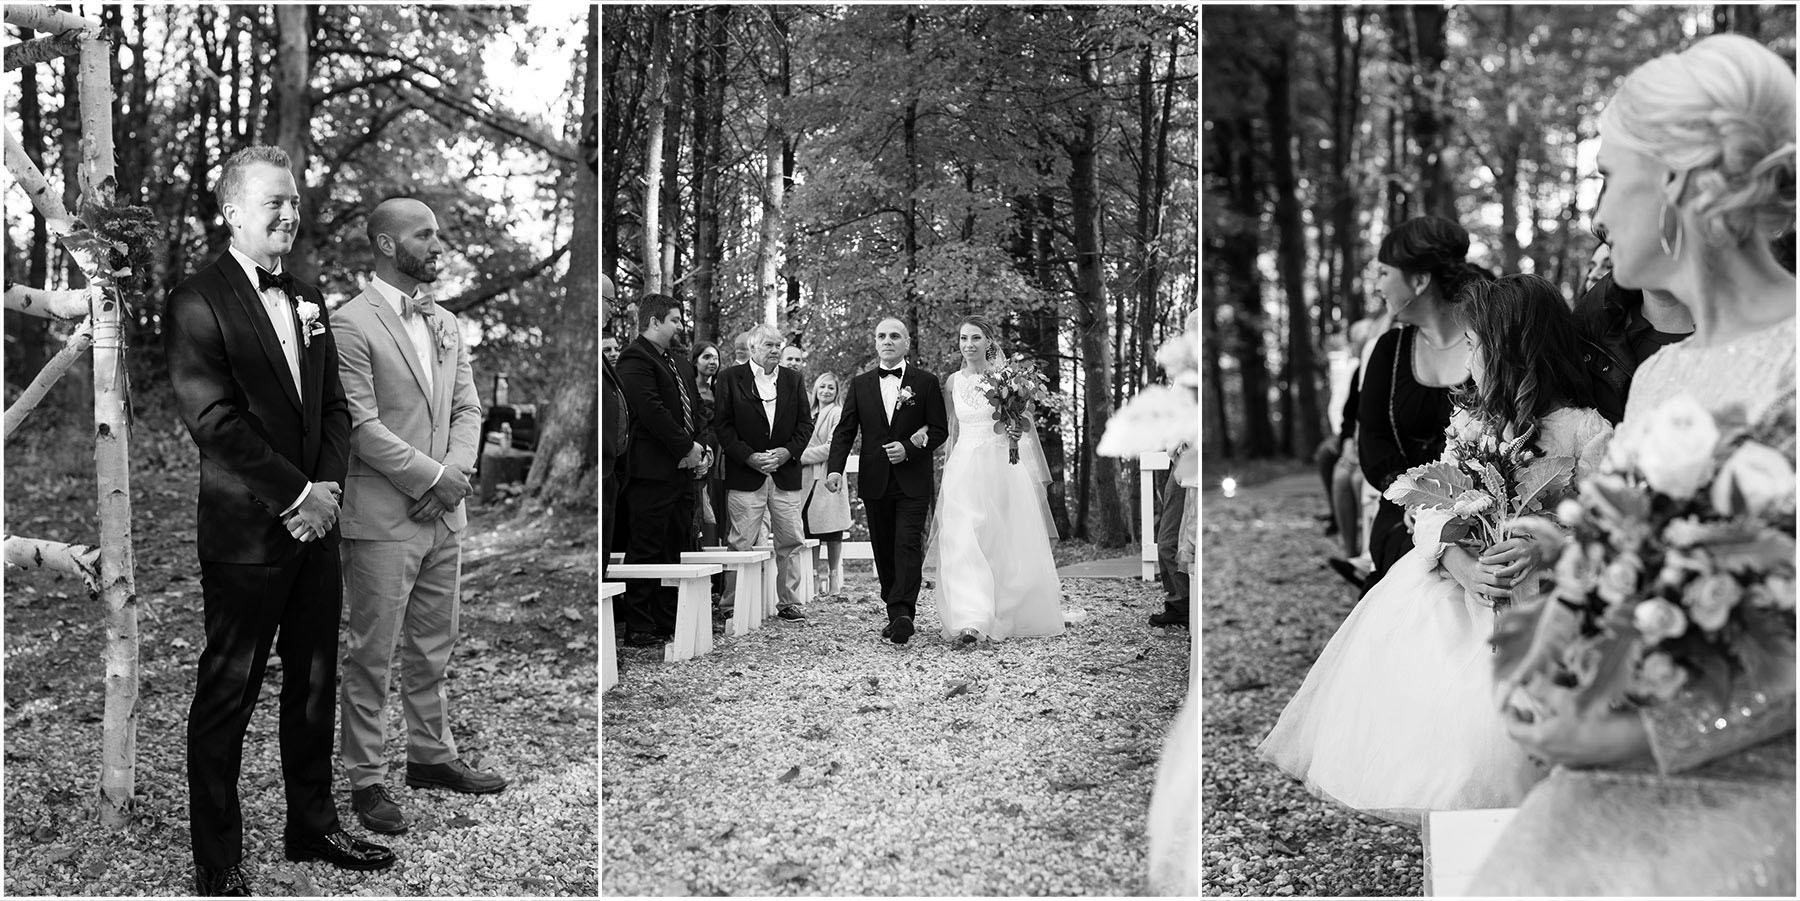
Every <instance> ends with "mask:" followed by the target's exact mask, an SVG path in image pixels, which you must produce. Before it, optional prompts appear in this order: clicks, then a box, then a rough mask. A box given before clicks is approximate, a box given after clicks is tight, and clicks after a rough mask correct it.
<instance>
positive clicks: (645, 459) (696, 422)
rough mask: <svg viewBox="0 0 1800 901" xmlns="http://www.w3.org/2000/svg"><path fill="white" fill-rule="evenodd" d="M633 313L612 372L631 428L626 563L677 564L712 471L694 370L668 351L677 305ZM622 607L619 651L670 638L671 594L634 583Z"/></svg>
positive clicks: (660, 302)
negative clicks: (635, 328)
mask: <svg viewBox="0 0 1800 901" xmlns="http://www.w3.org/2000/svg"><path fill="white" fill-rule="evenodd" d="M637 307H638V325H639V328H640V329H642V333H641V334H640V335H639V336H638V338H637V340H635V341H633V342H631V344H630V345H629V346H627V347H626V348H625V350H624V351H622V352H620V354H619V364H618V365H617V366H616V367H614V369H615V374H616V375H617V377H618V380H619V385H620V387H622V388H624V389H625V400H626V403H627V404H628V405H629V407H630V412H631V422H632V437H631V453H629V454H628V455H626V457H625V459H626V460H627V461H628V464H627V474H626V477H627V479H628V482H627V483H626V486H625V505H626V508H627V515H629V516H630V518H631V524H630V533H629V536H628V537H627V542H628V544H627V546H626V548H625V562H626V563H679V562H681V552H682V551H684V550H691V549H692V547H691V546H692V545H693V541H692V540H691V538H692V536H691V534H690V526H691V525H692V524H693V521H694V474H695V473H696V472H702V473H703V472H705V471H706V470H707V468H708V467H710V466H711V465H712V452H711V451H710V450H708V449H707V447H706V445H704V444H701V443H700V442H699V441H698V440H697V438H696V436H698V435H699V434H700V429H701V427H702V425H703V423H702V422H701V421H700V393H699V392H698V391H697V390H695V388H694V367H693V365H692V364H691V363H689V362H688V360H687V355H686V354H680V353H671V352H670V351H669V345H670V343H671V342H673V341H674V340H675V335H676V333H677V332H679V331H680V330H681V319H682V311H681V301H678V300H676V299H675V298H673V297H669V296H668V295H665V294H646V295H644V296H643V298H642V299H641V300H639V301H638V305H637ZM623 599H624V603H623V604H622V605H621V607H622V608H623V612H624V619H625V644H627V645H629V646H631V647H639V648H641V647H652V646H654V645H657V644H659V643H661V642H664V641H667V640H669V639H670V638H672V637H674V635H675V589H673V588H663V587H660V586H658V585H656V584H655V583H654V582H650V581H647V580H642V579H640V580H637V581H634V582H632V583H631V584H630V587H628V588H626V590H625V594H624V596H623Z"/></svg>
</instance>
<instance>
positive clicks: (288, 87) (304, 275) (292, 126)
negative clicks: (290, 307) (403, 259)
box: [269, 6, 325, 284]
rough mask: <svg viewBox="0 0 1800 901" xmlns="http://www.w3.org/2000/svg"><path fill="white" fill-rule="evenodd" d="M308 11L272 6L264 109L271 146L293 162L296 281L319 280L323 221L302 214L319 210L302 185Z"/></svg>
mask: <svg viewBox="0 0 1800 901" xmlns="http://www.w3.org/2000/svg"><path fill="white" fill-rule="evenodd" d="M311 19H312V7H310V6H277V7H275V35H276V44H277V50H276V53H275V85H274V91H273V92H272V94H273V101H274V102H273V103H272V104H271V105H270V108H269V116H270V120H271V122H272V123H273V126H272V128H271V129H270V130H271V131H272V132H273V140H272V143H274V145H275V146H277V147H280V148H281V149H282V150H285V151H287V155H288V159H289V160H291V161H292V163H293V171H294V181H295V182H296V183H297V184H298V185H299V187H300V197H301V210H302V215H301V216H300V228H299V231H298V232H296V233H295V235H294V249H293V251H292V252H290V253H289V254H288V256H287V259H286V260H285V265H286V266H287V269H288V271H289V272H292V273H293V274H294V275H295V276H296V277H297V278H299V279H300V280H301V281H304V282H308V283H311V284H317V283H318V281H319V254H318V248H319V245H320V243H321V241H322V240H323V239H324V229H325V223H324V221H323V220H321V219H320V218H319V217H318V216H307V215H304V211H305V210H316V209H318V208H319V206H320V204H319V200H320V198H319V197H318V196H317V195H316V194H315V193H314V192H313V191H312V190H311V189H310V188H309V187H308V186H307V180H306V169H307V160H308V158H309V156H310V154H311V152H312V122H313V95H312V90H311V86H310V85H309V84H308V83H307V82H308V77H309V76H310V75H311V73H312V56H311V50H312V48H311V39H312V23H311Z"/></svg>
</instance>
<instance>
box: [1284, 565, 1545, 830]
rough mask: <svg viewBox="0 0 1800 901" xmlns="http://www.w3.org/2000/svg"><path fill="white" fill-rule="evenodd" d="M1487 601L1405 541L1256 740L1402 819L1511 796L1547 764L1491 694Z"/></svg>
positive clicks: (1329, 786) (1290, 765)
mask: <svg viewBox="0 0 1800 901" xmlns="http://www.w3.org/2000/svg"><path fill="white" fill-rule="evenodd" d="M1493 626H1494V612H1493V608H1492V607H1490V606H1488V605H1487V604H1485V603H1483V602H1482V601H1480V600H1477V599H1476V598H1475V597H1474V596H1472V595H1469V594H1467V593H1466V592H1464V591H1463V589H1462V586H1461V585H1459V584H1457V583H1456V581H1455V580H1453V579H1451V578H1450V577H1448V576H1446V575H1444V574H1443V573H1442V572H1441V571H1439V570H1438V569H1437V568H1436V566H1435V562H1434V559H1433V557H1431V556H1430V555H1429V554H1427V553H1425V552H1424V551H1421V550H1413V551H1410V552H1408V553H1407V554H1406V555H1405V556H1403V557H1401V558H1400V559H1399V560H1398V561H1397V562H1396V563H1395V564H1394V567H1393V569H1391V570H1390V571H1389V572H1388V574H1387V576H1386V577H1385V578H1383V579H1382V580H1381V581H1380V582H1379V583H1377V584H1376V586H1375V587H1374V588H1373V589H1372V590H1370V592H1369V593H1368V595H1367V596H1365V597H1364V598H1363V599H1362V601H1361V602H1360V603H1358V604H1357V606H1356V609H1355V610H1354V611H1352V612H1351V613H1350V616H1349V618H1348V619H1346V620H1344V624H1343V625H1342V626H1340V627H1338V630H1337V634H1336V635H1333V636H1332V637H1331V641H1330V643H1328V644H1327V645H1326V646H1325V650H1324V651H1323V652H1321V653H1320V654H1319V659H1318V661H1317V662H1315V663H1314V664H1313V667H1312V671H1311V672H1309V673H1307V675H1306V681H1305V682H1304V683H1303V684H1301V686H1300V690H1299V691H1297V692H1295V693H1294V697H1293V700H1291V701H1289V702H1288V705H1287V709H1286V710H1283V711H1282V713H1281V719H1280V720H1278V721H1277V722H1276V723H1275V728H1274V729H1272V730H1270V732H1269V735H1268V737H1266V738H1264V739H1263V741H1262V744H1261V745H1259V746H1258V747H1257V752H1258V753H1259V754H1260V755H1262V757H1263V758H1264V759H1266V760H1268V761H1269V762H1271V763H1273V764H1275V765H1276V766H1278V767H1280V768H1282V769H1283V770H1286V771H1287V772H1288V774H1289V775H1292V776H1294V777H1295V778H1297V779H1300V780H1302V781H1304V782H1305V783H1306V787H1307V789H1308V790H1310V791H1312V792H1313V793H1314V794H1316V795H1319V796H1321V797H1324V798H1327V799H1329V800H1332V801H1336V802H1338V803H1340V804H1343V805H1345V806H1347V807H1351V808H1354V809H1356V810H1360V811H1363V812H1365V813H1369V814H1373V815H1375V816H1379V817H1381V818H1383V819H1388V820H1393V821H1396V822H1401V823H1408V824H1411V825H1415V826H1416V825H1418V824H1419V823H1420V822H1421V821H1422V820H1423V817H1424V814H1425V813H1427V812H1429V811H1433V810H1468V809H1476V808H1487V807H1512V806H1515V805H1517V804H1518V803H1519V802H1520V800H1522V799H1523V798H1524V797H1525V793H1526V791H1527V790H1529V789H1530V788H1531V786H1532V785H1533V784H1535V783H1536V782H1537V781H1538V780H1540V779H1542V778H1543V776H1544V775H1545V774H1546V772H1547V771H1546V770H1544V769H1542V768H1541V767H1539V766H1538V765H1537V764H1535V763H1533V762H1532V761H1531V760H1530V758H1528V757H1527V756H1526V755H1525V753H1524V751H1522V750H1520V749H1519V747H1518V745H1516V744H1514V743H1513V741H1512V739H1510V738H1509V737H1507V734H1506V728H1505V725H1504V721H1503V720H1502V718H1501V715H1500V713H1499V712H1498V711H1496V710H1495V708H1494V705H1493V702H1492V700H1491V697H1492V692H1493V657H1492V651H1491V649H1490V648H1489V646H1488V643H1487V639H1488V636H1489V635H1490V634H1491V633H1492V632H1493Z"/></svg>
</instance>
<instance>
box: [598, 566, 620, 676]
mask: <svg viewBox="0 0 1800 901" xmlns="http://www.w3.org/2000/svg"><path fill="white" fill-rule="evenodd" d="M624 593H625V583H624V582H601V583H600V690H601V691H602V692H605V691H606V690H607V689H610V688H612V687H613V686H614V685H617V684H619V639H618V636H617V635H615V634H613V598H614V597H616V596H618V595H621V594H624Z"/></svg>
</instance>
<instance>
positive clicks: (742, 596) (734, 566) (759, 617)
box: [681, 551, 775, 635]
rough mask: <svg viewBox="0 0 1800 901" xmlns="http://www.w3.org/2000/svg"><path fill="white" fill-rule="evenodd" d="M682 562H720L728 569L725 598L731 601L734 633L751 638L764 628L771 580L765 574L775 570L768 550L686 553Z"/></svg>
mask: <svg viewBox="0 0 1800 901" xmlns="http://www.w3.org/2000/svg"><path fill="white" fill-rule="evenodd" d="M681 562H683V563H717V564H719V565H720V566H723V567H725V573H726V575H725V591H726V594H725V596H726V597H727V598H729V599H730V600H731V634H733V635H748V634H750V630H751V629H754V628H757V627H758V626H761V625H762V621H763V616H764V613H763V611H764V610H766V609H767V608H768V602H767V601H765V600H764V599H763V595H764V593H765V591H766V590H767V588H768V585H769V581H768V580H767V579H765V578H764V577H763V571H764V570H769V571H773V570H774V569H775V555H774V554H771V553H770V552H768V551H685V552H683V553H682V555H681Z"/></svg>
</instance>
